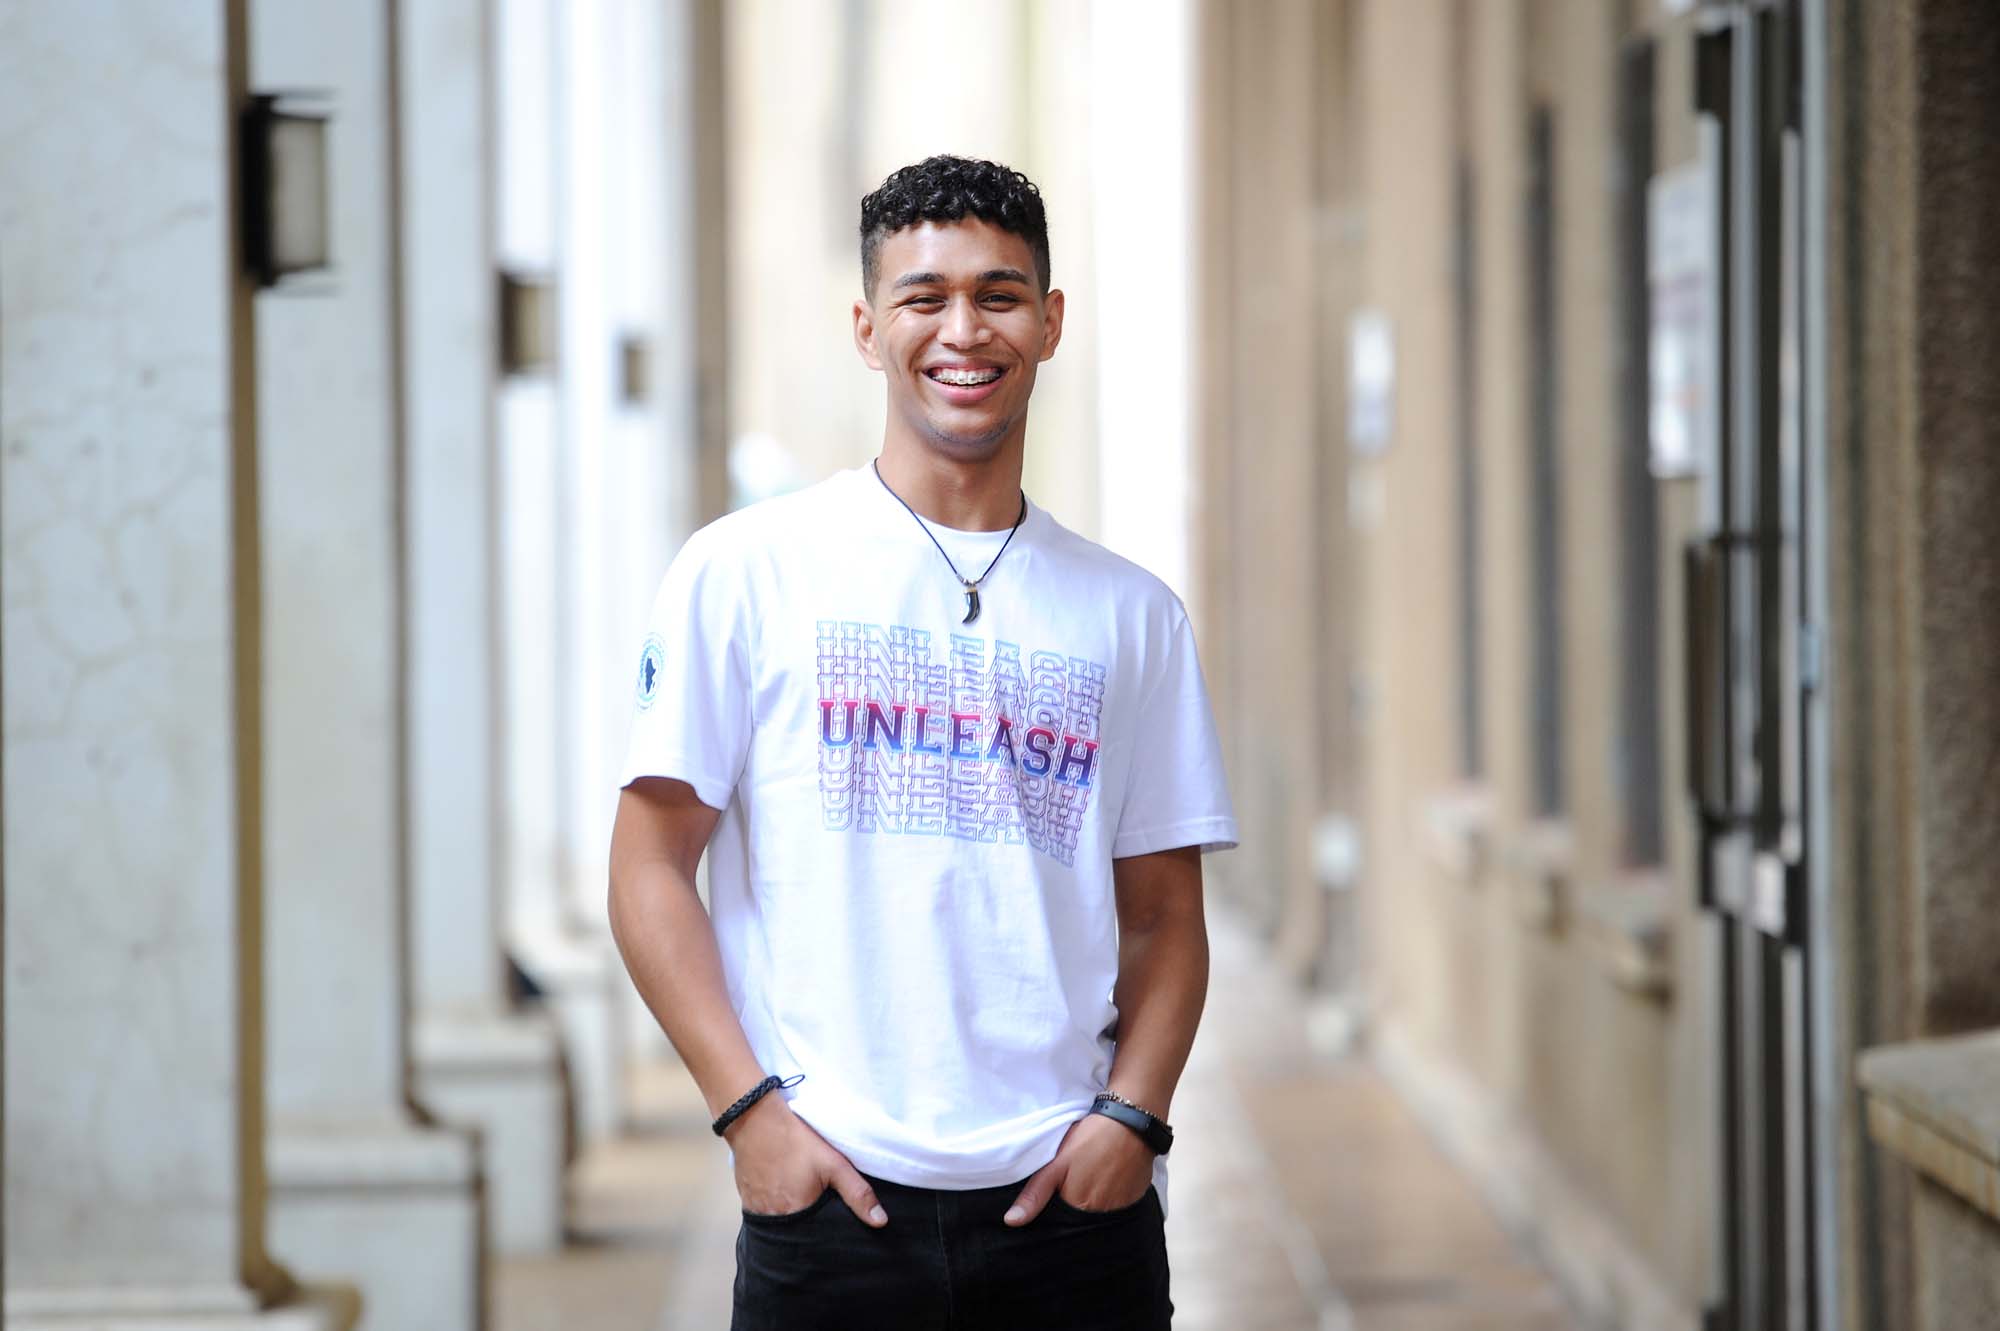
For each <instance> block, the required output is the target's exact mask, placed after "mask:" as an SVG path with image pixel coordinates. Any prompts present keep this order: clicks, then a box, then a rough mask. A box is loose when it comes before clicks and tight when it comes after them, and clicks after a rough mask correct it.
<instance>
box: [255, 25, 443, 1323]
mask: <svg viewBox="0 0 2000 1331" xmlns="http://www.w3.org/2000/svg"><path fill="white" fill-rule="evenodd" d="M252 11H253V20H254V21H253V22H252V24H251V36H252V52H251V74H252V79H253V84H254V86H256V87H258V88H260V89H262V88H270V89H280V90H281V89H288V88H310V89H315V90H321V91H323V92H325V93H327V94H329V95H330V97H331V100H332V103H333V120H332V123H331V126H330V129H329V133H328V158H327V187H328V196H329V199H330V211H329V218H328V221H329V235H330V243H331V248H332V253H333V266H332V269H331V271H330V272H328V273H326V274H323V275H315V276H313V277H310V278H308V279H305V280H303V281H302V282H300V283H299V284H298V285H297V286H280V287H279V288H277V289H275V290H272V291H269V292H266V293H264V294H263V295H262V296H260V297H259V299H258V311H257V325H258V326H257V353H258V376H257V398H258V414H259V434H260V439H259V449H258V452H259V483H260V490H261V498H262V507H263V513H264V518H265V529H264V544H263V559H262V577H263V596H262V602H261V605H262V615H263V617H262V623H261V625H260V627H261V636H262V642H263V650H264V660H265V671H264V680H263V696H264V715H265V733H264V739H265V758H266V761H265V765H264V773H263V776H264V779H263V806H264V817H265V838H264V847H263V851H264V877H265V890H266V896H267V911H268V925H269V930H270V949H269V952H268V954H267V956H266V959H265V975H266V981H265V982H266V988H267V991H268V994H269V998H270V1009H269V1014H268V1018H267V1030H266V1043H265V1049H266V1060H267V1066H268V1071H269V1084H268V1088H267V1100H268V1106H269V1113H270V1120H271V1136H270V1141H269V1145H268V1151H267V1157H266V1158H267V1161H268V1169H269V1173H270V1180H271V1242H272V1246H273V1249H274V1250H275V1251H278V1252H280V1253H281V1254H283V1255H285V1256H286V1257H287V1258H289V1259H291V1260H294V1261H297V1262H299V1263H300V1264H302V1265H309V1266H310V1267H312V1268H313V1269H327V1270H334V1269H338V1270H341V1271H343V1272H345V1273H347V1274H348V1275H349V1276H350V1277H351V1278H353V1279H354V1281H355V1282H356V1283H357V1284H358V1285H359V1286H360V1287H361V1290H362V1294H363V1299H364V1325H365V1326H368V1327H373V1328H381V1331H398V1329H400V1328H405V1327H422V1328H425V1331H469V1329H470V1328H472V1327H474V1326H475V1325H477V1323H478V1321H479V1315H480V1306H481V1294H482V1290H481V1274H482V1267H481V1261H482V1256H481V1249H482V1234H481V1224H482V1216H481V1183H482V1181H481V1176H480V1161H479V1154H478V1149H477V1142H476V1139H475V1137H474V1136H473V1134H471V1133H469V1132H467V1131H464V1130H462V1129H457V1128H450V1127H445V1126H441V1125H438V1124H435V1123H433V1122H430V1121H429V1120H428V1119H427V1117H426V1116H424V1115H423V1114H422V1113H421V1112H419V1111H417V1110H415V1109H413V1107H412V1101H411V1097H410V1087H409V1074H408V1063H409V1041H408V1025H409V1010H410V988H409V982H408V978H409V977H408V969H409V968H408V964H407V960H406V958H407V953H408V947H409V938H408V928H407V914H408V890H407V889H408V881H409V880H408V874H407V869H406V858H407V838H408V826H409V818H410V809H409V805H408V803H407V800H406V794H407V792H406V788H405V782H404V773H403V743H404V738H403V737H404V727H405V719H406V712H407V706H408V702H407V698H406V692H405V684H404V674H403V662H402V650H401V648H402V624H403V579H404V572H405V571H404V568H403V564H402V556H401V539H402V525H403V514H402V512H401V505H400V486H401V461H402V457H401V454H402V432H401V400H400V399H401V390H402V376H401V370H400V366H399V354H400V350H401V346H400V338H399V335H398V330H399V295H398V291H399V280H400V272H399V263H398V256H397V249H396V240H397V230H396V224H397V192H396V183H397V182H396V174H395V164H396V154H395V148H396V142H395V135H396V119H395V108H396V101H397V89H396V86H395V84H396V80H395V74H396V66H395V54H396V49H395V32H394V26H393V23H394V13H395V9H394V6H392V5H372V6H299V5H295V4H292V3H290V2H289V0H254V3H253V5H252Z"/></svg>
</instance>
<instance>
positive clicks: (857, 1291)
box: [730, 1176, 1174, 1331]
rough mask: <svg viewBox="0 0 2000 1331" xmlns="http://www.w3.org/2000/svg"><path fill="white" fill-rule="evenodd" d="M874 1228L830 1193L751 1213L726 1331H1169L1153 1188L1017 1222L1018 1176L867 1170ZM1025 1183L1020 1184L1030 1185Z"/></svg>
mask: <svg viewBox="0 0 2000 1331" xmlns="http://www.w3.org/2000/svg"><path fill="white" fill-rule="evenodd" d="M867 1177H868V1181H869V1183H870V1184H872V1185H873V1186H874V1188H875V1195H876V1196H877V1197H878V1198H880V1199H881V1202H882V1209H883V1210H885V1211H887V1212H888V1213H889V1223H888V1224H887V1225H885V1226H884V1227H883V1228H881V1229H870V1228H869V1227H868V1226H867V1225H865V1224H863V1223H862V1222H861V1220H860V1219H859V1218H858V1217H857V1216H856V1215H855V1214H854V1212H852V1211H850V1210H849V1209H848V1207H847V1203H846V1202H844V1201H842V1200H841V1199H840V1194H838V1193H836V1192H834V1191H833V1189H831V1188H828V1189H827V1190H826V1191H825V1192H824V1193H822V1194H821V1195H820V1198H819V1200H818V1201H816V1202H814V1203H813V1204H812V1205H811V1206H808V1207H807V1208H806V1209H805V1210H803V1211H796V1212H793V1213H792V1214H790V1215H782V1216H760V1215H752V1214H751V1213H749V1212H747V1211H746V1212H744V1214H743V1228H742V1229H741V1230H740V1231H738V1233H737V1235H736V1312H735V1317H734V1319H733V1320H732V1321H731V1322H730V1331H988V1328H992V1331H1002V1329H1003V1328H1004V1331H1166V1328H1168V1327H1169V1326H1170V1325H1171V1322H1172V1319H1173V1312H1174V1305H1173V1304H1172V1302H1171V1301H1169V1300H1168V1298H1167V1241H1166V1229H1165V1223H1164V1221H1165V1217H1164V1215H1163V1213H1162V1212H1161V1210H1160V1198H1159V1194H1158V1193H1157V1192H1155V1191H1154V1190H1153V1189H1152V1188H1150V1187H1149V1188H1147V1189H1146V1195H1145V1196H1144V1197H1141V1198H1140V1199H1139V1200H1138V1201H1137V1202H1135V1203H1133V1204H1132V1205H1131V1206H1127V1207H1123V1208H1121V1209H1119V1210H1116V1211H1103V1212H1100V1211H1083V1210H1079V1209H1078V1208H1076V1207H1074V1206H1071V1205H1070V1204H1069V1203H1068V1202H1065V1201H1064V1200H1063V1199H1062V1198H1061V1197H1054V1198H1051V1199H1050V1201H1049V1204H1048V1205H1047V1206H1046V1207H1044V1208H1043V1210H1042V1213H1041V1214H1040V1215H1038V1216H1036V1217H1035V1218H1034V1219H1033V1220H1031V1221H1029V1222H1028V1223H1027V1224H1025V1225H1022V1226H1021V1227H1019V1228H1018V1229H1017V1228H1015V1227H1013V1226H1010V1225H1008V1224H1006V1223H1005V1222H1004V1221H1002V1220H1001V1218H1000V1217H1001V1216H1002V1215H1003V1214H1004V1213H1005V1212H1006V1210H1007V1208H1008V1207H1009V1206H1011V1205H1012V1204H1013V1202H1014V1198H1015V1197H1016V1196H1017V1195H1019V1193H1020V1191H1021V1184H1020V1183H1008V1184H1004V1185H1002V1186H1000V1187H997V1188H972V1189H968V1190H966V1191H962V1192H961V1191H953V1190H938V1189H931V1188H911V1187H905V1186H904V1185H902V1184H900V1183H890V1182H887V1181H885V1180H883V1179H879V1178H875V1177H873V1176H867ZM1025 1181H1026V1180H1022V1182H1025Z"/></svg>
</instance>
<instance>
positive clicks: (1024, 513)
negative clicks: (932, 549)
mask: <svg viewBox="0 0 2000 1331" xmlns="http://www.w3.org/2000/svg"><path fill="white" fill-rule="evenodd" d="M868 465H869V467H870V468H872V469H873V470H874V472H875V479H876V480H878V481H882V488H883V489H884V490H888V491H889V497H890V498H892V499H894V500H895V501H896V502H897V503H899V504H901V505H902V506H903V511H904V512H905V513H908V514H909V515H910V517H911V518H912V519H914V520H915V521H916V524H917V525H918V526H919V527H921V528H923V530H924V535H926V536H928V537H930V538H931V544H932V545H935V546H937V552H938V554H940V555H943V556H944V564H945V567H946V568H948V569H950V570H951V576H953V577H954V578H957V579H958V580H959V581H960V582H961V583H963V584H964V585H965V618H964V619H961V620H960V621H959V623H961V624H970V623H971V622H972V621H973V620H975V619H977V618H979V584H980V583H982V582H984V581H986V574H987V573H991V572H992V571H993V565H994V564H997V563H999V562H1000V556H1001V555H1004V554H1006V553H1007V547H1008V546H1010V545H1012V544H1013V543H1014V533H1015V532H1017V531H1019V530H1021V524H1022V523H1023V522H1026V521H1027V520H1028V495H1027V492H1026V491H1023V492H1022V494H1021V515H1020V516H1019V517H1017V518H1015V519H1014V525H1013V526H1012V527H1009V528H1008V529H1007V539H1006V540H1004V541H1002V542H1000V548H999V549H998V550H996V551H994V552H993V558H992V560H991V561H990V562H989V563H988V564H987V565H986V573H982V574H980V575H979V576H978V577H976V578H968V577H966V576H965V575H964V574H963V573H960V572H959V571H958V565H956V564H954V563H952V562H951V556H950V555H948V554H945V549H944V546H943V545H941V544H939V542H938V538H937V533H936V532H934V531H932V530H931V527H930V524H929V523H928V522H925V521H924V520H923V518H921V517H919V516H918V514H917V510H915V509H914V508H911V507H910V504H909V501H908V500H906V499H904V498H903V496H901V495H899V494H897V493H896V492H895V491H894V490H891V489H890V488H889V482H887V481H883V480H882V464H881V462H880V461H879V460H877V461H875V462H871V463H869V464H868Z"/></svg>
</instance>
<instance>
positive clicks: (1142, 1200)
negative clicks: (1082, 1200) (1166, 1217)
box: [1049, 1183, 1159, 1220]
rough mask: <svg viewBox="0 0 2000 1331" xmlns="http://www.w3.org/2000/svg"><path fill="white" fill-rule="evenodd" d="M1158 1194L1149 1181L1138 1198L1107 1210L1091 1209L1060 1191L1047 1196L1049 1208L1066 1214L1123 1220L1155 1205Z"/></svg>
mask: <svg viewBox="0 0 2000 1331" xmlns="http://www.w3.org/2000/svg"><path fill="white" fill-rule="evenodd" d="M1158 1196H1159V1193H1158V1192H1157V1191H1155V1189H1154V1188H1153V1185H1152V1184H1150V1183H1149V1184H1147V1185H1146V1190H1145V1191H1144V1192H1142V1193H1140V1194H1139V1200H1138V1201H1136V1202H1133V1203H1131V1204H1130V1205H1127V1206H1115V1207H1113V1208H1112V1209H1111V1210H1109V1211H1092V1210H1089V1209H1088V1208H1086V1207H1082V1206H1078V1205H1077V1204H1076V1203H1075V1202H1072V1201H1070V1200H1068V1199H1067V1198H1065V1197H1064V1196H1063V1195H1062V1193H1061V1192H1056V1193H1053V1194H1051V1195H1050V1197H1049V1209H1050V1210H1052V1211H1061V1212H1063V1213H1065V1214H1067V1215H1073V1216H1082V1217H1083V1218H1084V1219H1086V1220H1123V1219H1126V1218H1128V1217H1131V1216H1135V1215H1139V1214H1141V1213H1142V1212H1144V1211H1146V1210H1147V1209H1148V1208H1150V1207H1152V1206H1154V1205H1156V1204H1157V1198H1158Z"/></svg>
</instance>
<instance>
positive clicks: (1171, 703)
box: [1111, 606, 1236, 859]
mask: <svg viewBox="0 0 2000 1331" xmlns="http://www.w3.org/2000/svg"><path fill="white" fill-rule="evenodd" d="M1176 612H1177V613H1176V615H1175V621H1176V624H1175V628H1174V630H1173V633H1172V635H1171V637H1170V638H1169V640H1168V645H1167V649H1166V653H1165V659H1164V660H1163V661H1162V662H1160V663H1159V665H1158V666H1157V667H1156V668H1155V672H1153V673H1152V677H1151V684H1150V686H1149V687H1148V688H1147V689H1146V690H1145V692H1144V694H1143V696H1142V701H1141V703H1140V707H1139V714H1138V723H1137V725H1136V726H1135V727H1134V729H1135V731H1136V737H1135V739H1134V741H1133V752H1132V765H1131V769H1130V770H1131V775H1130V776H1129V778H1128V779H1127V781H1126V786H1125V802H1124V804H1123V806H1122V807H1121V808H1120V809H1119V811H1118V830H1117V833H1116V834H1115V835H1114V837H1113V838H1112V843H1111V855H1112V858H1114V859H1123V858H1124V857H1126V856H1128V855H1150V854H1152V853H1153V852H1154V851H1160V850H1173V849H1175V848H1176V847H1180V846H1199V847H1201V848H1202V850H1204V851H1210V850H1227V849H1229V848H1230V847H1232V846H1234V845H1235V844H1236V813H1235V810H1234V809H1233V808H1231V807H1230V803H1229V786H1228V781H1227V779H1226V777H1225V775H1224V773H1223V770H1222V751H1221V746H1220V745H1219V744H1218V743H1217V742H1216V737H1215V717H1214V715H1213V713H1212V712H1211V711H1210V710H1209V705H1208V687H1207V684H1206V683H1205V682H1204V681H1203V679H1202V674H1201V661H1200V660H1199V659H1198V658H1197V656H1196V654H1195V645H1194V629H1193V628H1192V627H1191V626H1190V625H1189V624H1188V621H1187V616H1186V614H1185V613H1180V612H1179V607H1178V606H1176Z"/></svg>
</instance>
